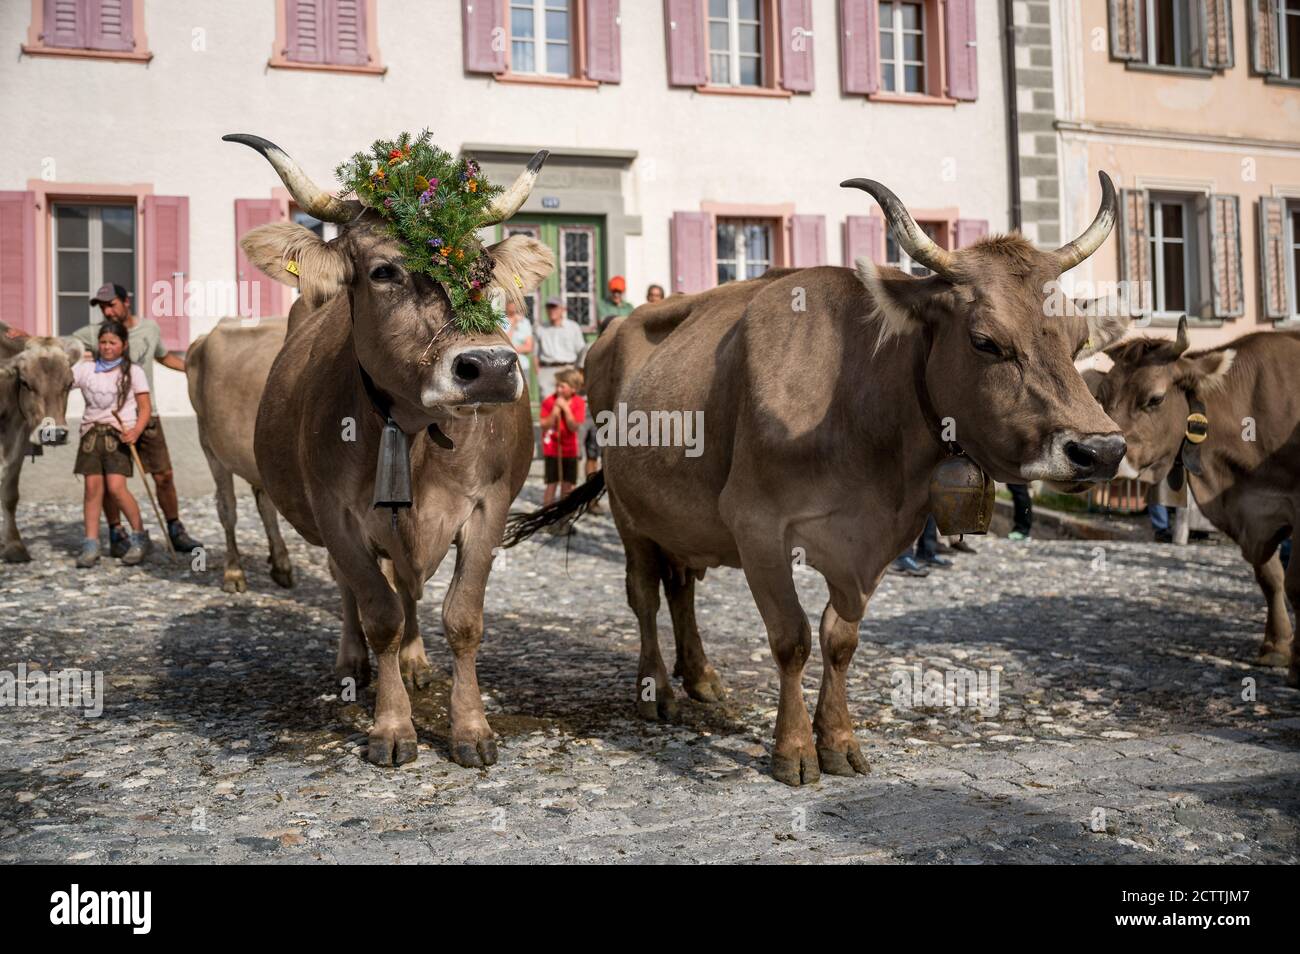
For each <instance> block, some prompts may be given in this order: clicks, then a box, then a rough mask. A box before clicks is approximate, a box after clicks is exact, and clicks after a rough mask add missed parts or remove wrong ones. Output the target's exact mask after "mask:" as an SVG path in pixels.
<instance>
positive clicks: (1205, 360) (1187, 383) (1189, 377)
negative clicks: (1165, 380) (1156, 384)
mask: <svg viewBox="0 0 1300 954" xmlns="http://www.w3.org/2000/svg"><path fill="white" fill-rule="evenodd" d="M1236 359H1237V352H1236V350H1235V349H1233V348H1225V349H1224V350H1222V351H1210V352H1207V353H1205V354H1197V355H1189V356H1187V357H1183V358H1179V359H1178V361H1177V363H1175V365H1174V381H1175V383H1176V384H1178V385H1179V387H1183V388H1188V389H1193V390H1198V391H1200V392H1202V393H1204V392H1206V391H1213V390H1214V389H1216V388H1220V387H1222V386H1223V382H1224V380H1225V379H1226V378H1227V376H1228V372H1229V371H1231V370H1232V363H1233V362H1234V361H1235V360H1236Z"/></svg>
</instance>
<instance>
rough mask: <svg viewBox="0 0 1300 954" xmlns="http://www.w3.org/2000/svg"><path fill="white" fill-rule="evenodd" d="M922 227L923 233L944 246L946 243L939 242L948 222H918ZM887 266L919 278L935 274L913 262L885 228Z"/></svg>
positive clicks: (891, 233) (887, 228)
mask: <svg viewBox="0 0 1300 954" xmlns="http://www.w3.org/2000/svg"><path fill="white" fill-rule="evenodd" d="M916 224H917V225H919V226H920V227H921V231H922V232H924V233H925V234H926V235H928V236H929V237H930V238H931V240H933V241H934V242H935V243H936V244H937V245H940V246H942V245H943V244H944V243H943V242H940V241H939V238H940V236H941V234H942V233H943V231H944V229H945V228H946V227H947V223H946V222H935V221H932V220H926V221H918V222H917V223H916ZM890 246H893V252H894V253H895V254H893V255H892V256H891V254H890ZM885 264H886V265H892V266H894V267H895V268H897V269H898V270H899V271H902V272H906V273H907V274H909V275H915V276H916V277H917V278H924V277H926V276H927V275H931V274H933V273H932V272H931V271H930V269H928V268H926V267H925V266H924V265H922V264H921V263H920V262H916V261H913V259H912V256H910V255H908V254H907V251H906V250H905V249H904V248H903V246H901V245H899V244H898V242H897V240H896V239H895V238H894V233H893V231H892V230H891V229H890V228H889V227H888V226H886V227H885Z"/></svg>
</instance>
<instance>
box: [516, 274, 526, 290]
mask: <svg viewBox="0 0 1300 954" xmlns="http://www.w3.org/2000/svg"><path fill="white" fill-rule="evenodd" d="M514 279H515V287H516V288H523V287H524V283H523V282H522V281H521V280H520V278H519V276H518V275H515V276H514Z"/></svg>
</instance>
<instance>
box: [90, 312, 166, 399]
mask: <svg viewBox="0 0 1300 954" xmlns="http://www.w3.org/2000/svg"><path fill="white" fill-rule="evenodd" d="M101 324H103V322H96V323H95V324H93V325H86V327H84V328H78V329H77V330H76V331H74V332H73V333H72V337H74V338H76V339H77V340H78V341H80V342H81V343H82V344H84V345H85V346H86V350H87V351H89V352H90V353H91V354H98V353H99V326H100V325H101ZM126 351H127V354H129V355H130V356H131V363H132V364H138V365H139V366H140V368H141V370H143V371H144V376H145V378H146V379H148V381H149V393H150V394H153V393H154V390H153V363H154V361H156V360H157V359H158V358H165V357H166V356H167V348H166V347H165V346H164V345H163V343H162V329H161V328H159V327H158V322H156V321H154V320H153V319H152V318H137V319H136V320H135V327H134V328H131V329H129V330H128V332H127V341H126Z"/></svg>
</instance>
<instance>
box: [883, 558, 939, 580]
mask: <svg viewBox="0 0 1300 954" xmlns="http://www.w3.org/2000/svg"><path fill="white" fill-rule="evenodd" d="M889 570H890V572H891V573H901V574H902V575H903V576H929V575H930V571H929V570H927V569H926V568H925V567H923V566H921V564H919V563H917V562H916V558H915V557H910V556H902V557H899V558H898V559H897V560H895V561H894V562H893V563H891V564H889Z"/></svg>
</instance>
